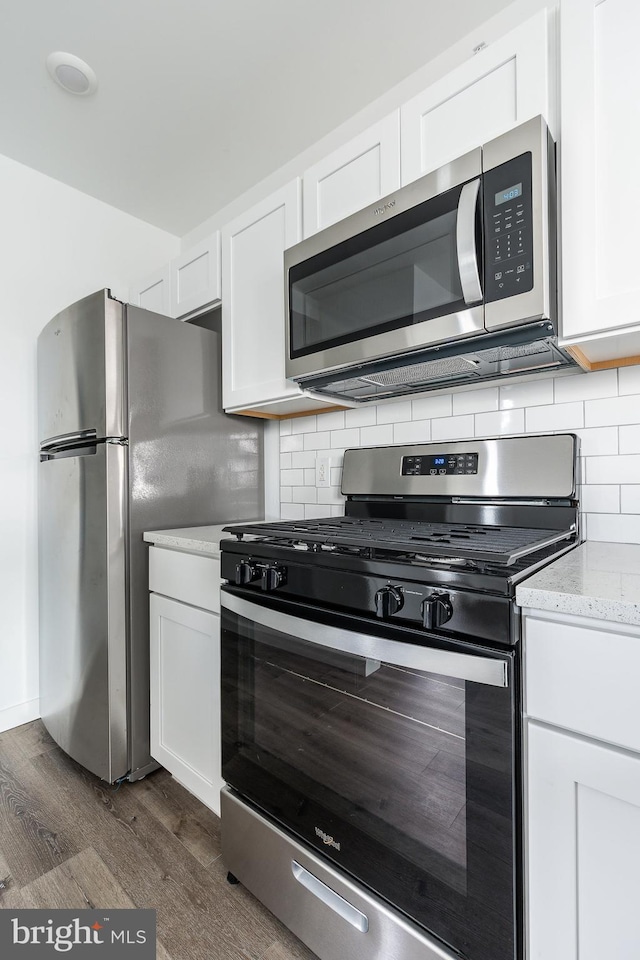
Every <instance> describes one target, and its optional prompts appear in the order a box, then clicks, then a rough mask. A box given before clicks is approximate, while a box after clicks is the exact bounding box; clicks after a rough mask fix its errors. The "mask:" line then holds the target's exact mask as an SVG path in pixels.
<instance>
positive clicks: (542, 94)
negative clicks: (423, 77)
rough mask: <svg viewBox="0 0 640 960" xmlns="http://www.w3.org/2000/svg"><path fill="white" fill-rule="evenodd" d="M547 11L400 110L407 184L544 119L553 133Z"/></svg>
mask: <svg viewBox="0 0 640 960" xmlns="http://www.w3.org/2000/svg"><path fill="white" fill-rule="evenodd" d="M551 79H552V78H551V75H550V70H549V38H548V14H547V11H546V10H541V11H540V12H539V13H537V14H536V15H535V16H534V17H532V18H531V19H530V20H527V21H526V22H525V23H523V24H522V25H521V26H519V27H518V28H517V29H515V30H512V31H511V32H510V33H508V34H506V35H505V36H503V37H500V38H499V39H498V40H495V41H494V42H493V43H491V44H489V45H488V46H487V47H485V48H484V49H482V50H480V51H479V52H478V53H477V54H476V55H475V56H473V57H472V58H471V59H470V60H468V61H466V62H465V63H463V64H461V65H460V66H459V67H457V68H456V69H455V70H452V71H451V72H450V73H448V74H447V75H446V76H444V77H442V78H441V79H440V80H438V81H437V82H436V83H433V84H432V85H431V86H430V87H428V89H427V90H425V91H424V92H423V93H421V94H419V95H418V96H417V97H414V98H413V99H412V100H409V102H408V103H406V104H404V106H403V107H402V109H401V133H400V138H401V143H402V183H403V184H405V183H410V182H411V181H412V180H416V179H417V178H418V177H421V176H423V175H424V174H426V173H429V171H431V170H435V169H436V168H437V167H439V166H442V165H443V164H445V163H448V162H449V161H450V160H453V159H455V157H458V156H462V154H464V153H467V151H469V150H472V149H474V147H477V146H478V145H479V144H481V143H485V142H486V141H487V140H491V139H492V138H493V137H496V136H499V135H500V134H501V133H504V132H505V131H506V130H510V129H511V128H512V127H514V126H516V125H517V124H519V123H523V122H524V121H525V120H529V119H531V117H535V116H537V114H542V115H543V116H544V117H545V119H546V120H547V123H548V124H549V127H550V129H551V131H552V133H554V132H555V131H554V122H553V121H554V110H553V99H552V97H551V95H550V91H551V86H552V83H551Z"/></svg>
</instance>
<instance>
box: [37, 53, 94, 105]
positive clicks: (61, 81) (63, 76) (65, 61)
mask: <svg viewBox="0 0 640 960" xmlns="http://www.w3.org/2000/svg"><path fill="white" fill-rule="evenodd" d="M47 70H48V71H49V73H50V74H51V76H52V77H53V79H54V80H55V81H56V83H57V84H58V85H59V86H61V87H62V89H63V90H66V91H67V93H74V94H76V96H80V97H86V96H89V94H91V93H95V91H96V89H97V87H98V78H97V77H96V75H95V73H94V72H93V70H92V69H91V67H90V66H89V64H88V63H85V62H84V60H81V59H80V57H74V55H73V54H72V53H61V52H60V51H57V52H56V53H50V54H49V56H48V57H47Z"/></svg>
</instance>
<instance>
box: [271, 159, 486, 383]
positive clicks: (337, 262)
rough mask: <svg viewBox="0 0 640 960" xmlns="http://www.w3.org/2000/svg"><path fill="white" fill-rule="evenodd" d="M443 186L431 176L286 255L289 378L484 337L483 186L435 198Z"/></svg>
mask: <svg viewBox="0 0 640 960" xmlns="http://www.w3.org/2000/svg"><path fill="white" fill-rule="evenodd" d="M469 156H473V155H469ZM468 159H469V157H465V158H463V161H468ZM463 161H458V162H459V163H461V164H463V167H464V169H465V170H466V172H467V173H468V172H469V170H468V169H467V167H469V166H470V165H469V163H463ZM479 165H480V161H479V151H478V159H477V166H478V173H479V172H480V171H479ZM451 166H454V165H451ZM472 166H473V164H471V167H472ZM448 179H449V180H451V179H453V181H454V182H456V179H455V176H454V175H453V174H451V173H450V174H449V175H447V170H446V168H445V170H444V171H436V172H435V173H433V174H429V175H428V176H426V177H423V178H422V179H421V180H418V181H416V182H415V183H414V184H409V185H408V186H407V187H405V188H403V190H402V191H401V192H400V193H399V194H398V195H397V196H395V197H393V198H391V199H390V198H388V197H387V198H385V199H386V200H387V201H388V202H387V203H385V201H384V200H382V201H380V204H379V205H378V206H376V205H375V204H374V205H373V207H369V208H367V209H366V210H363V211H360V212H359V213H357V214H354V215H353V217H350V218H348V219H347V220H344V221H340V222H339V223H337V224H334V225H333V226H332V227H329V228H328V229H327V230H325V231H323V232H322V234H316V235H315V236H313V237H310V238H309V239H307V240H304V241H303V242H302V243H300V244H298V245H297V246H295V247H293V248H291V250H288V251H286V253H285V271H286V278H287V282H286V288H285V298H286V305H287V320H288V323H287V354H286V364H285V367H286V375H287V377H289V378H291V379H305V378H307V377H309V376H312V375H317V374H318V373H320V372H323V371H330V370H334V369H340V368H342V367H344V366H349V365H352V364H359V363H362V362H367V361H372V360H377V359H381V358H384V357H389V356H394V355H397V354H400V353H405V352H409V351H415V350H419V349H421V348H424V347H426V346H430V345H432V344H436V343H441V342H443V341H449V340H454V339H458V338H460V337H463V336H465V337H468V336H471V335H473V334H477V333H483V332H484V311H483V307H482V286H481V279H480V278H481V276H482V266H481V248H482V243H481V232H480V193H479V189H480V182H481V180H480V177H475V178H474V179H470V180H469V181H468V182H467V183H462V182H456V185H455V186H452V187H451V188H450V189H448V190H444V191H443V187H442V184H443V182H446V181H447V180H448ZM388 207H392V208H394V210H393V213H392V215H390V216H386V217H385V216H378V217H376V213H383V214H386V213H388V210H387V208H388Z"/></svg>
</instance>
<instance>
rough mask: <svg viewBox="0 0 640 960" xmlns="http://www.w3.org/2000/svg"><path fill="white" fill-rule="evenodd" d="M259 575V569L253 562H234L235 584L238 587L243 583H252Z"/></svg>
mask: <svg viewBox="0 0 640 960" xmlns="http://www.w3.org/2000/svg"><path fill="white" fill-rule="evenodd" d="M259 577H260V571H259V570H258V568H257V567H256V565H255V563H247V562H246V561H242V562H241V563H236V585H237V586H238V587H241V586H242V584H243V583H253V581H254V580H257V579H258V578H259Z"/></svg>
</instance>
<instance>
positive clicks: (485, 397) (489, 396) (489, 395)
mask: <svg viewBox="0 0 640 960" xmlns="http://www.w3.org/2000/svg"><path fill="white" fill-rule="evenodd" d="M497 409H498V388H497V387H487V388H485V389H484V390H469V391H467V393H454V395H453V413H454V416H455V415H457V414H461V413H483V412H484V411H485V410H497Z"/></svg>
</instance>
